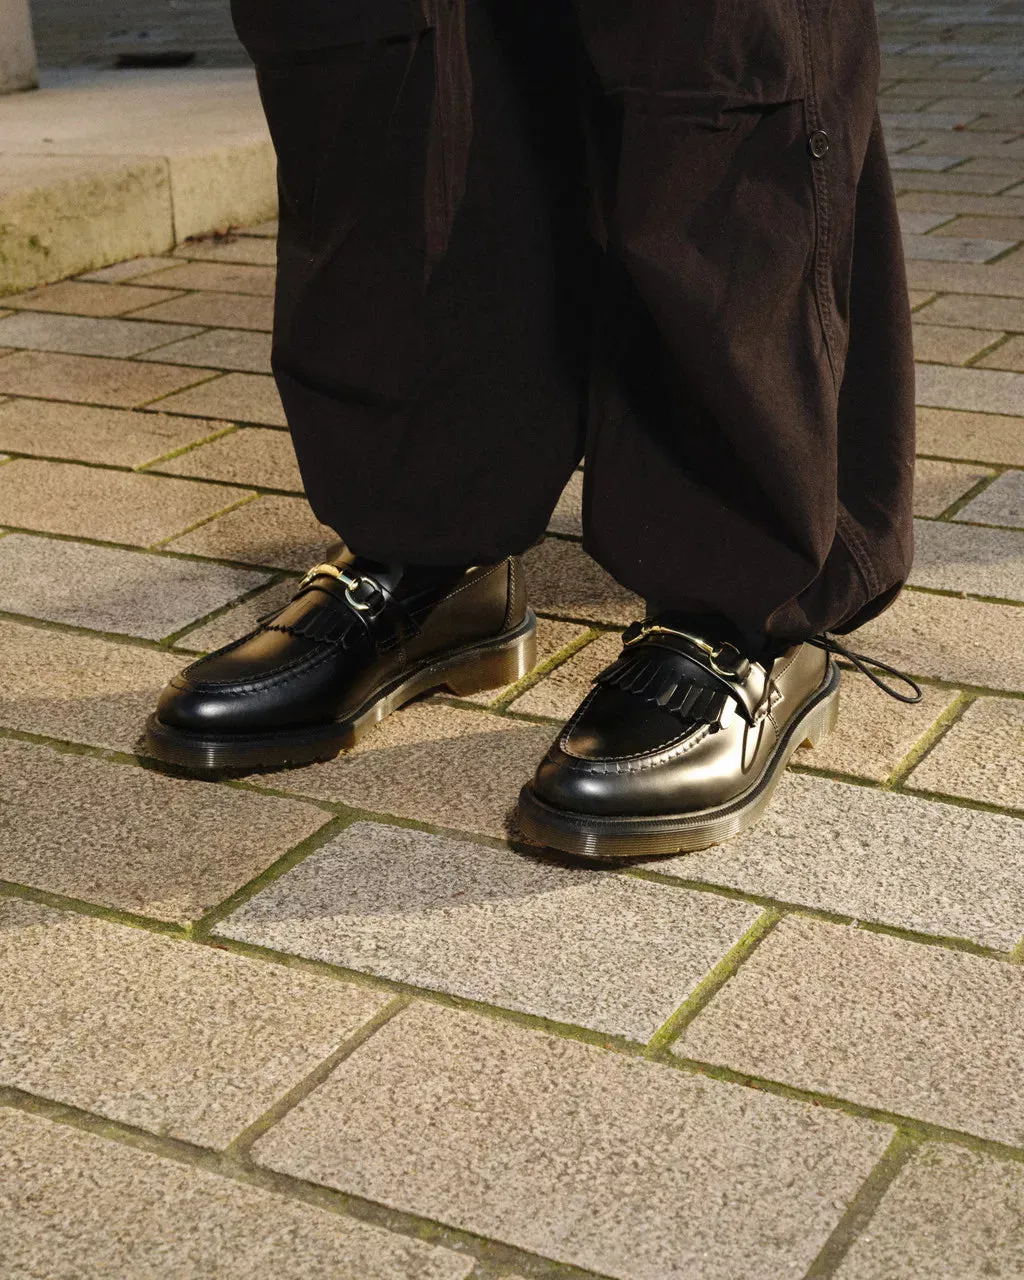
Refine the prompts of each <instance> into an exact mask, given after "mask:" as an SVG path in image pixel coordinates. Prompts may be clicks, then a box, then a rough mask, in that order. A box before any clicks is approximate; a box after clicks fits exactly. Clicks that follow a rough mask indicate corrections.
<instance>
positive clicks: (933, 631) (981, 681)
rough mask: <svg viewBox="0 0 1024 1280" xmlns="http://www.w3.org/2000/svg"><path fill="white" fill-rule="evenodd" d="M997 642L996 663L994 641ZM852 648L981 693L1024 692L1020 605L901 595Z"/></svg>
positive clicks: (1023, 629) (1023, 621)
mask: <svg viewBox="0 0 1024 1280" xmlns="http://www.w3.org/2000/svg"><path fill="white" fill-rule="evenodd" d="M994 636H998V637H999V661H998V662H996V663H993V661H992V640H993V637H994ZM850 644H851V645H852V646H853V647H855V648H857V649H859V650H861V651H862V652H865V653H868V654H870V655H871V656H872V657H875V658H881V659H882V660H883V661H885V662H891V663H893V664H894V665H895V666H897V667H901V668H902V669H903V670H905V671H910V672H913V673H916V674H917V675H922V676H935V677H938V678H940V679H944V680H952V681H956V682H957V683H963V684H968V685H979V686H981V687H982V688H990V689H1005V690H1008V691H1010V692H1015V693H1016V692H1024V611H1022V610H1021V608H1020V606H1019V605H1012V604H1011V605H1003V604H989V603H988V602H986V601H981V600H958V599H955V598H953V597H950V596H935V595H930V594H928V593H926V592H920V591H905V592H904V593H903V594H902V595H901V596H900V598H899V599H898V600H897V602H896V603H895V604H894V605H893V606H892V607H891V608H890V609H887V610H886V611H885V613H883V614H881V616H880V617H878V618H876V619H874V620H873V621H872V622H869V623H868V624H867V625H866V626H863V627H861V628H860V629H859V630H858V631H856V632H855V633H854V635H853V636H852V637H851V640H850Z"/></svg>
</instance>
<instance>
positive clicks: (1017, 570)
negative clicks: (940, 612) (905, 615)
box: [910, 520, 1024, 600]
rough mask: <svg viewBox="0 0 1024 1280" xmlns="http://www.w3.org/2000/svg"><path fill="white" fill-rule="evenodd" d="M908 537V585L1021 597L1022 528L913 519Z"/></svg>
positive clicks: (1023, 592)
mask: <svg viewBox="0 0 1024 1280" xmlns="http://www.w3.org/2000/svg"><path fill="white" fill-rule="evenodd" d="M914 540H915V554H914V567H913V569H912V570H911V572H910V581H911V583H912V584H913V585H914V586H918V587H938V588H940V589H942V590H946V591H964V592H969V593H971V594H972V595H979V596H997V597H1000V598H1002V599H1007V600H1024V533H1019V532H1017V531H1015V530H1009V529H1007V530H1003V529H981V528H973V527H971V526H969V525H964V524H954V523H951V522H946V521H936V520H918V521H917V522H916V526H915V533H914Z"/></svg>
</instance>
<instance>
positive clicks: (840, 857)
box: [651, 773, 1024, 949]
mask: <svg viewBox="0 0 1024 1280" xmlns="http://www.w3.org/2000/svg"><path fill="white" fill-rule="evenodd" d="M1022 841H1024V822H1021V820H1020V819H1018V818H1014V817H1008V816H1004V815H1003V814H993V813H983V812H979V811H977V810H974V809H967V808H964V807H963V806H960V805H949V804H942V803H941V802H939V801H934V800H926V799H923V798H920V797H917V796H904V795H897V794H895V793H893V792H888V791H881V790H877V789H875V788H871V787H864V786H855V785H853V784H851V783H847V782H838V781H834V780H833V779H830V778H815V777H810V776H808V775H806V774H804V775H799V774H793V773H791V774H789V775H787V777H785V778H784V779H783V780H782V782H781V783H780V784H779V787H778V790H777V791H776V794H775V797H774V798H773V800H772V804H771V807H770V808H769V810H768V812H767V816H766V817H765V818H763V819H762V820H761V822H759V823H758V825H757V826H755V827H753V828H752V829H751V830H750V831H748V832H747V833H746V834H744V835H742V836H740V837H739V839H737V840H733V841H729V842H728V843H726V844H724V845H722V846H720V847H718V848H715V849H709V850H708V851H707V852H705V853H698V854H687V855H680V856H676V857H673V858H668V859H665V860H663V861H659V862H656V863H652V864H651V866H652V867H653V868H654V869H655V870H657V871H660V872H663V873H665V874H668V875H678V876H680V877H682V878H684V879H687V880H697V881H702V882H705V883H708V884H718V885H725V886H728V887H730V888H734V889H742V890H744V891H745V892H747V893H757V894H762V895H764V896H766V897H769V898H777V899H779V900H781V901H783V902H793V903H798V904H800V905H802V906H809V907H815V908H818V909H819V910H825V911H835V912H838V913H839V914H841V915H848V916H853V917H854V918H855V919H859V920H870V921H875V922H878V923H882V924H889V925H897V926H899V927H901V928H904V929H913V930H915V931H917V932H920V933H928V934H935V935H938V936H940V937H957V938H969V939H970V940H972V941H974V942H978V943H981V944H983V945H986V946H991V947H997V948H1003V949H1009V948H1011V947H1013V946H1014V945H1015V944H1016V942H1017V940H1018V938H1019V937H1020V935H1021V934H1024V874H1022V872H1021V868H1020V859H1019V858H1018V857H1017V856H1016V854H1015V852H1014V851H1015V850H1017V849H1019V848H1020V847H1021V842H1022Z"/></svg>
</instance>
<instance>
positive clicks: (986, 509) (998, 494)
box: [955, 471, 1024, 529]
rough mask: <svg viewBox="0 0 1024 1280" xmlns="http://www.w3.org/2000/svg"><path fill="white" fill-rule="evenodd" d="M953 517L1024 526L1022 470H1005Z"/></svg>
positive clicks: (1023, 473) (979, 521)
mask: <svg viewBox="0 0 1024 1280" xmlns="http://www.w3.org/2000/svg"><path fill="white" fill-rule="evenodd" d="M955 518H956V519H957V520H977V521H978V523H979V524H1005V525H1009V526H1011V527H1013V528H1017V529H1020V528H1024V471H1005V472H1004V473H1003V474H1002V475H1001V476H999V477H998V479H996V480H994V481H993V482H992V484H990V485H989V486H988V487H987V488H986V489H985V490H984V491H983V492H982V493H979V494H978V496H977V497H976V498H974V499H972V500H971V501H970V502H968V504H967V505H966V506H965V507H963V508H962V509H961V511H960V512H959V514H958V515H957V516H956V517H955Z"/></svg>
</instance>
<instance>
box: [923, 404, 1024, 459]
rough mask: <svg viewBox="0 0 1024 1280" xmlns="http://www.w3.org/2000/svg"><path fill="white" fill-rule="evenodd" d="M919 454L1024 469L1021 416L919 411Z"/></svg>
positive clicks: (1023, 425) (1023, 428)
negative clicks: (994, 463) (970, 459)
mask: <svg viewBox="0 0 1024 1280" xmlns="http://www.w3.org/2000/svg"><path fill="white" fill-rule="evenodd" d="M917 448H918V452H919V453H931V454H938V455H939V456H942V457H947V458H972V459H976V460H980V461H982V462H1000V463H1004V464H1008V465H1010V466H1024V417H1021V418H1014V417H1008V416H1006V415H1003V414H993V413H962V412H957V411H956V410H951V409H920V408H919V409H918V411H917Z"/></svg>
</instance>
